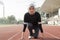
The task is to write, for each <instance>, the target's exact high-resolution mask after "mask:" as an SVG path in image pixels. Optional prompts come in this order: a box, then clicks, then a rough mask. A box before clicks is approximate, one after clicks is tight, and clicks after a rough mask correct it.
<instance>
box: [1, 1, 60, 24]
mask: <svg viewBox="0 0 60 40" xmlns="http://www.w3.org/2000/svg"><path fill="white" fill-rule="evenodd" d="M31 3H34V4H35V7H36V11H38V12H39V13H40V14H41V18H42V22H43V23H44V24H51V25H60V0H55V1H54V0H29V1H28V0H0V24H20V23H22V22H23V19H24V14H25V13H26V12H28V7H29V4H31Z"/></svg>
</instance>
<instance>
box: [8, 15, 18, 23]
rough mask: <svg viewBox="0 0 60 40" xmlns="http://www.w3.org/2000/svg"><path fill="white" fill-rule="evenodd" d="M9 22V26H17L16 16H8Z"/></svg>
mask: <svg viewBox="0 0 60 40" xmlns="http://www.w3.org/2000/svg"><path fill="white" fill-rule="evenodd" d="M7 21H8V23H9V24H15V23H16V22H17V20H16V19H15V16H14V15H11V16H8V18H7Z"/></svg>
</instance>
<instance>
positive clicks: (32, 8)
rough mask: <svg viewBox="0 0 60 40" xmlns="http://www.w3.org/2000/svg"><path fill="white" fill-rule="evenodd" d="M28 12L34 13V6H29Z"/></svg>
mask: <svg viewBox="0 0 60 40" xmlns="http://www.w3.org/2000/svg"><path fill="white" fill-rule="evenodd" d="M29 13H30V14H34V13H35V8H34V7H33V6H31V7H30V8H29Z"/></svg>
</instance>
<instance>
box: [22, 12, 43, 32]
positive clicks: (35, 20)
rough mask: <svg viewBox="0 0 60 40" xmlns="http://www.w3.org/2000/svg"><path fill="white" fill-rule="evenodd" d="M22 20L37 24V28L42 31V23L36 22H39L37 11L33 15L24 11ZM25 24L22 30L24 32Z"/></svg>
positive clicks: (39, 17)
mask: <svg viewBox="0 0 60 40" xmlns="http://www.w3.org/2000/svg"><path fill="white" fill-rule="evenodd" d="M24 22H27V23H32V24H33V25H39V29H40V31H41V32H42V33H43V29H42V24H38V22H41V16H40V14H39V13H38V12H35V14H34V15H30V14H29V13H26V14H25V15H24ZM26 26H27V25H26V24H24V28H23V32H25V30H26Z"/></svg>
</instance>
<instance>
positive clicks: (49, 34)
mask: <svg viewBox="0 0 60 40" xmlns="http://www.w3.org/2000/svg"><path fill="white" fill-rule="evenodd" d="M45 33H46V34H48V35H50V36H52V37H54V38H56V39H60V37H57V36H55V35H53V34H51V33H48V32H45Z"/></svg>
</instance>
